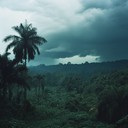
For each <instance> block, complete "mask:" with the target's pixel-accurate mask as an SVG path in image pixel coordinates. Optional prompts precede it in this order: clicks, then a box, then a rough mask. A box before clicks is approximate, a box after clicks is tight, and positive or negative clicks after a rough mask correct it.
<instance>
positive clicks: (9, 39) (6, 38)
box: [3, 35, 20, 42]
mask: <svg viewBox="0 0 128 128" xmlns="http://www.w3.org/2000/svg"><path fill="white" fill-rule="evenodd" d="M12 40H13V41H14V40H20V37H19V36H16V35H9V36H6V37H5V38H4V40H3V41H4V42H8V41H12Z"/></svg>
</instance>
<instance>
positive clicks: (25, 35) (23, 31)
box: [4, 22, 47, 66]
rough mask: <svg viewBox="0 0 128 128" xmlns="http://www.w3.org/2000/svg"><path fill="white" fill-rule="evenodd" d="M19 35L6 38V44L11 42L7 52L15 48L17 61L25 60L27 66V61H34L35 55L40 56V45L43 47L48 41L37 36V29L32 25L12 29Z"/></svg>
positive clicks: (21, 25)
mask: <svg viewBox="0 0 128 128" xmlns="http://www.w3.org/2000/svg"><path fill="white" fill-rule="evenodd" d="M12 29H13V30H14V31H16V32H17V33H18V35H9V36H6V37H5V38H4V41H5V42H8V41H10V44H9V45H8V46H7V48H6V52H8V50H9V49H10V48H12V47H13V53H14V54H15V58H16V60H18V62H22V61H23V60H24V62H25V66H26V65H27V60H28V61H30V60H33V59H34V57H35V54H36V53H37V54H38V55H39V54H40V51H39V48H38V45H42V44H43V43H45V42H47V40H46V39H45V38H43V37H41V36H38V35H37V29H36V28H35V27H32V24H27V22H25V24H24V25H23V24H22V23H21V24H20V25H19V26H14V27H12Z"/></svg>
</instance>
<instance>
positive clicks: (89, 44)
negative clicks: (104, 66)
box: [0, 0, 128, 65]
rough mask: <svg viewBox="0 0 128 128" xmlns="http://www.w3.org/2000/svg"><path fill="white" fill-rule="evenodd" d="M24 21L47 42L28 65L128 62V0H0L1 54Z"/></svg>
mask: <svg viewBox="0 0 128 128" xmlns="http://www.w3.org/2000/svg"><path fill="white" fill-rule="evenodd" d="M25 20H27V21H28V23H32V25H33V27H36V28H37V32H38V34H39V35H40V36H42V37H44V38H45V39H47V41H48V42H47V43H45V44H44V45H42V46H40V52H41V54H40V56H38V55H37V56H36V57H35V60H32V61H30V63H29V65H38V64H46V65H51V64H58V63H68V62H71V63H77V64H79V63H85V62H87V61H88V62H101V61H114V60H120V59H128V0H63V1H62V0H27V1H26V0H22V2H19V0H1V2H0V54H3V53H4V51H5V48H6V46H7V45H8V43H5V42H3V39H4V37H5V36H7V35H10V34H15V32H14V31H13V30H12V27H13V26H17V25H19V24H20V23H24V22H25ZM11 56H12V55H11Z"/></svg>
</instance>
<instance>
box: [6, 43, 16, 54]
mask: <svg viewBox="0 0 128 128" xmlns="http://www.w3.org/2000/svg"><path fill="white" fill-rule="evenodd" d="M16 44H17V42H16V41H13V42H11V43H10V44H9V45H8V46H7V47H6V52H8V50H9V49H10V48H12V47H14V46H15V45H16Z"/></svg>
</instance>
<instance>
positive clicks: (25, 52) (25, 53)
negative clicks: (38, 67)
mask: <svg viewBox="0 0 128 128" xmlns="http://www.w3.org/2000/svg"><path fill="white" fill-rule="evenodd" d="M24 56H25V58H24V60H25V67H27V49H26V48H25V51H24Z"/></svg>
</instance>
